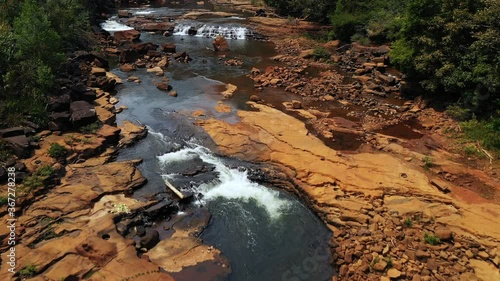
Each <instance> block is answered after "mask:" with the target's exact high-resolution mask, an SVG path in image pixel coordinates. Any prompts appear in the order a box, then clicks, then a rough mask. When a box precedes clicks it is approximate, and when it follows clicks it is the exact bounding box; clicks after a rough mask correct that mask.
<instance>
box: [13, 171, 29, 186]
mask: <svg viewBox="0 0 500 281" xmlns="http://www.w3.org/2000/svg"><path fill="white" fill-rule="evenodd" d="M27 176H28V174H26V172H15V181H16V183H18V184H19V183H22V182H23V181H24V179H26V177H27Z"/></svg>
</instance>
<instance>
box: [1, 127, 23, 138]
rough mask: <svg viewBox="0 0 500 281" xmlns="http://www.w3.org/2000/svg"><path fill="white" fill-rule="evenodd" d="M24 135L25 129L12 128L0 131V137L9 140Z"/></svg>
mask: <svg viewBox="0 0 500 281" xmlns="http://www.w3.org/2000/svg"><path fill="white" fill-rule="evenodd" d="M21 135H24V128H23V127H12V128H8V129H3V130H0V137H2V138H9V137H15V136H21Z"/></svg>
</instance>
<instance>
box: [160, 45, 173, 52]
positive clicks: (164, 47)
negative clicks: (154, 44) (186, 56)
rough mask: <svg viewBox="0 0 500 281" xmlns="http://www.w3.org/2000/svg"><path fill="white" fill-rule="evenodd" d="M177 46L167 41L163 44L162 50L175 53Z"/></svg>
mask: <svg viewBox="0 0 500 281" xmlns="http://www.w3.org/2000/svg"><path fill="white" fill-rule="evenodd" d="M176 48H177V46H176V45H175V44H171V43H165V44H163V45H161V50H162V52H165V53H175V51H176Z"/></svg>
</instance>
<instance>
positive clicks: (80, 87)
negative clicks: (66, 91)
mask: <svg viewBox="0 0 500 281" xmlns="http://www.w3.org/2000/svg"><path fill="white" fill-rule="evenodd" d="M71 90H72V91H73V92H75V93H76V94H83V93H85V92H87V91H88V90H89V88H88V87H87V86H85V85H84V84H83V83H77V84H74V85H72V86H71ZM71 98H72V99H73V95H72V96H71Z"/></svg>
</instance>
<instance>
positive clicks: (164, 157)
mask: <svg viewBox="0 0 500 281" xmlns="http://www.w3.org/2000/svg"><path fill="white" fill-rule="evenodd" d="M165 12H168V9H167V8H164V7H163V8H147V9H142V10H141V9H134V10H133V13H136V14H141V13H143V14H146V13H148V14H152V13H153V14H154V13H165ZM105 24H107V26H109V27H110V29H114V30H118V29H119V28H126V26H121V25H119V24H118V23H117V22H116V21H114V22H112V20H111V21H108V22H107V23H105ZM187 28H196V30H197V34H199V36H189V35H187V33H186V32H187V31H186V29H187ZM185 31H186V32H185ZM216 33H223V34H225V36H226V37H227V38H229V39H228V43H229V46H230V48H231V52H230V54H229V56H230V57H238V58H239V59H241V60H243V61H244V65H243V66H227V65H224V64H223V60H221V58H220V57H219V56H218V54H216V53H214V52H213V51H212V50H209V48H211V47H212V40H213V39H211V37H213V34H216ZM175 34H176V35H174V36H171V37H164V36H161V35H152V34H148V33H143V34H142V35H141V38H142V40H143V41H144V42H153V43H156V44H162V43H166V42H169V43H174V44H176V45H177V51H178V52H183V51H186V52H187V53H188V54H189V55H190V56H191V57H192V58H193V61H191V62H190V63H187V64H186V63H178V62H173V63H172V64H171V65H170V66H169V67H168V68H167V73H166V76H167V77H168V78H169V80H170V84H171V85H172V86H173V89H174V90H176V91H177V92H178V94H179V96H178V97H177V98H173V97H170V96H168V94H166V93H165V92H161V91H159V90H158V89H156V87H155V86H154V84H153V82H154V81H156V80H158V77H156V76H154V75H152V74H150V73H147V72H146V71H145V70H141V69H139V70H137V71H135V72H133V73H129V74H127V73H123V72H121V71H119V70H118V69H114V70H113V72H115V73H116V74H117V75H119V76H121V77H122V78H123V80H124V81H126V77H127V76H129V75H134V76H138V77H139V78H140V79H141V80H142V83H140V84H135V83H130V82H124V84H123V85H122V86H120V88H119V89H118V92H119V94H118V96H117V97H118V98H119V99H120V103H119V104H117V106H120V105H126V106H127V107H128V108H129V109H128V110H125V111H124V112H122V113H120V114H119V115H118V116H117V118H118V122H121V121H122V120H132V121H135V122H138V123H142V124H146V125H147V126H148V127H149V134H148V136H147V137H146V139H144V140H142V141H141V142H139V143H138V144H136V145H135V146H133V147H130V148H128V149H125V150H123V151H122V152H121V153H120V155H119V160H123V159H134V158H142V159H143V160H144V161H143V163H142V164H141V165H140V166H139V169H140V170H141V172H142V173H143V175H144V176H145V177H146V178H148V183H147V184H146V185H145V186H144V187H143V188H142V189H140V190H138V191H137V192H136V193H135V194H134V196H135V197H136V198H142V199H143V198H150V197H156V198H158V199H159V198H165V197H168V196H169V195H168V193H167V192H166V188H165V185H164V182H163V179H164V178H166V179H168V180H169V181H170V182H172V183H173V184H174V185H175V186H177V187H179V188H180V189H182V190H184V191H193V192H195V194H196V199H195V200H194V202H193V203H192V204H191V208H208V210H209V211H210V212H211V214H212V219H211V221H210V224H209V226H208V228H207V229H206V230H205V231H204V232H203V235H202V239H203V240H204V242H205V243H206V244H209V245H214V246H215V247H217V248H219V249H221V250H222V253H223V255H224V256H226V257H227V258H228V259H229V261H230V264H231V268H232V273H231V275H230V276H229V279H228V280H234V281H261V280H294V281H298V280H311V281H312V280H315V281H322V280H328V278H330V276H331V274H332V268H331V267H330V265H329V263H328V257H329V255H328V252H327V249H328V245H327V243H328V240H329V237H330V235H331V233H330V232H329V231H328V230H327V228H326V227H325V226H324V225H323V223H322V222H321V221H320V220H319V219H318V218H317V217H316V216H315V215H314V214H312V212H311V211H309V210H308V209H307V208H306V207H305V206H304V205H303V204H302V203H300V202H299V201H298V200H297V199H296V198H295V197H294V196H292V195H290V194H288V193H286V192H284V191H282V190H278V189H276V188H274V187H272V186H264V185H262V184H259V183H256V182H253V181H251V180H250V179H249V178H251V177H249V174H250V172H251V171H255V170H258V165H255V164H251V163H246V162H243V161H240V160H238V159H234V158H224V157H219V156H217V154H216V153H214V152H216V151H217V147H216V146H215V144H214V143H213V142H212V140H211V139H210V138H209V136H208V135H207V134H206V133H205V132H204V131H203V130H202V129H201V128H199V127H196V126H194V125H193V121H194V119H193V118H192V117H190V114H191V112H192V111H194V110H196V109H203V110H205V111H206V112H207V115H212V116H215V117H216V118H220V119H223V120H225V121H227V122H237V121H238V117H237V115H236V114H235V112H234V111H232V112H230V113H219V112H217V111H215V110H214V107H215V105H216V104H217V102H219V101H220V100H221V96H220V94H219V93H220V91H221V89H224V85H225V83H228V82H231V83H233V84H236V85H237V86H238V87H239V89H238V91H237V92H236V95H235V97H234V98H233V99H231V100H229V101H225V102H227V103H229V104H231V105H233V106H234V107H236V108H245V105H244V101H246V100H248V96H249V95H251V94H253V93H254V92H253V83H252V81H251V80H250V79H249V78H246V75H247V74H248V72H249V69H250V68H251V67H252V66H257V67H261V68H262V67H263V66H266V65H270V64H273V63H274V62H272V61H271V60H269V59H268V57H270V56H273V55H274V54H275V52H274V50H273V46H272V45H270V44H268V43H266V42H260V41H256V40H252V39H249V37H251V34H252V31H251V30H250V29H249V28H247V27H246V26H244V19H242V18H238V17H236V18H235V17H233V18H226V19H206V20H205V19H204V20H203V22H201V21H188V22H180V23H178V24H177V27H176V33H175ZM233 35H234V36H233ZM281 96H283V95H280V97H278V96H277V97H275V99H278V100H279V99H280V98H282V99H283V100H288V99H291V98H292V97H291V96H290V95H289V96H284V97H281ZM187 212H189V210H187ZM179 215H180V216H182V215H183V214H182V213H181V214H179Z"/></svg>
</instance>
